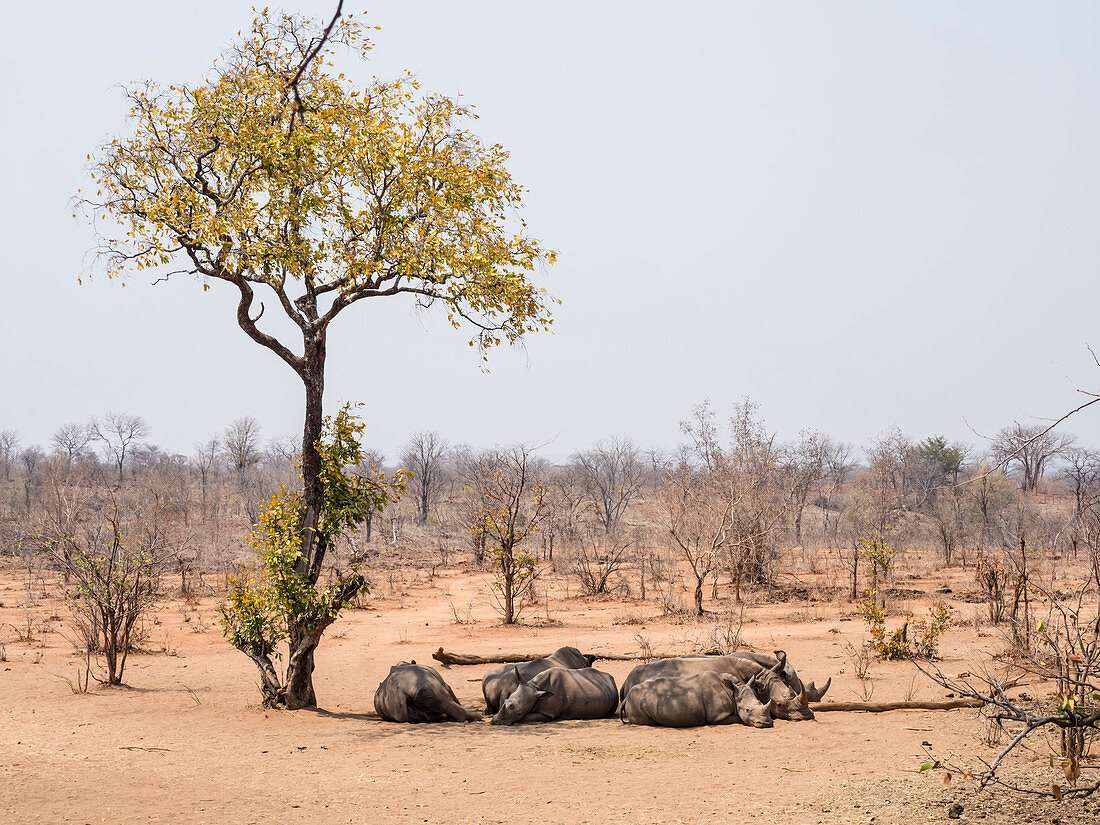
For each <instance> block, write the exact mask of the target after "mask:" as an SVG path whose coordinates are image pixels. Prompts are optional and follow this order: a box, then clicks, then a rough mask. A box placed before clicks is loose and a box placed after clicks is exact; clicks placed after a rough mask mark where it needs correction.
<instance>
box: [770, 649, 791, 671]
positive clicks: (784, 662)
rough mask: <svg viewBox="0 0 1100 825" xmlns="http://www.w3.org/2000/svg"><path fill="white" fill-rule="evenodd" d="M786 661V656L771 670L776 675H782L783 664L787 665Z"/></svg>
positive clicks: (780, 651)
mask: <svg viewBox="0 0 1100 825" xmlns="http://www.w3.org/2000/svg"><path fill="white" fill-rule="evenodd" d="M776 652H777V653H782V652H783V651H782V650H779V651H776ZM786 663H787V657H786V656H784V657H783V658H782V659H780V660H779V661H778V662H776V663H775V667H773V668H771V672H772V673H774V674H775V675H776V676H780V675H782V673H783V665H785V664H786Z"/></svg>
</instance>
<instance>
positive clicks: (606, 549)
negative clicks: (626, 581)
mask: <svg viewBox="0 0 1100 825" xmlns="http://www.w3.org/2000/svg"><path fill="white" fill-rule="evenodd" d="M578 538H579V541H578V543H577V547H576V548H575V549H574V552H573V555H572V559H571V564H570V572H571V573H572V574H573V575H574V576H576V577H577V580H578V581H579V582H580V585H581V588H582V589H583V590H584V592H585V593H586V594H588V595H590V596H591V595H597V594H601V593H606V592H607V588H608V583H609V582H610V580H611V577H612V576H613V575H615V573H617V572H618V571H619V570H621V569H622V568H623V567H624V566H625V565H626V564H627V562H629V560H630V555H631V550H632V548H633V547H634V546H635V544H636V540H635V539H636V537H635V536H634V535H627V534H625V533H624V532H620V531H612V532H610V533H609V532H606V531H605V530H604V529H603V525H602V523H601V524H598V525H590V526H589V528H588V529H587V530H582V531H581V532H580V535H579V536H578Z"/></svg>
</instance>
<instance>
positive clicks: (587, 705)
mask: <svg viewBox="0 0 1100 825" xmlns="http://www.w3.org/2000/svg"><path fill="white" fill-rule="evenodd" d="M531 684H532V685H533V686H534V687H536V688H538V689H539V690H546V691H549V692H550V695H548V696H544V697H542V698H541V699H539V701H538V703H537V704H536V705H535V707H534V708H532V709H531V711H530V713H528V714H527V717H526V718H525V721H532V722H533V721H541V722H549V721H552V720H554V719H603V718H605V717H608V716H611V715H612V714H613V713H614V712H615V709H616V708H617V707H618V704H619V692H618V690H617V689H616V687H615V679H614V677H612V675H611V674H610V673H604V672H603V671H602V670H596V669H595V668H592V667H586V668H563V667H554V668H550V669H549V670H544V671H543V672H542V673H540V674H539V675H538V676H536V677H535V678H534V679H532V680H531Z"/></svg>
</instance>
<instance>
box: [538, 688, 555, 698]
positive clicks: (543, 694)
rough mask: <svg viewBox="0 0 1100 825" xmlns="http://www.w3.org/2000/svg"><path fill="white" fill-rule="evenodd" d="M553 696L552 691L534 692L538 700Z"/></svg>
mask: <svg viewBox="0 0 1100 825" xmlns="http://www.w3.org/2000/svg"><path fill="white" fill-rule="evenodd" d="M553 695H554V691H552V690H537V691H535V696H536V697H537V698H539V699H543V698H545V697H547V696H553Z"/></svg>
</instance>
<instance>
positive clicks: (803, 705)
mask: <svg viewBox="0 0 1100 825" xmlns="http://www.w3.org/2000/svg"><path fill="white" fill-rule="evenodd" d="M785 664H786V658H785V657H784V659H783V661H777V662H776V664H775V666H774V667H771V668H766V667H763V666H762V665H760V664H759V663H758V662H756V661H754V660H753V659H746V658H743V657H740V656H737V655H733V656H684V657H681V658H676V659H656V660H654V661H652V662H646V663H645V664H641V665H638V666H637V667H636V668H634V669H633V670H632V671H630V674H629V675H628V676H627V677H626V681H624V682H623V686H622V691H621V695H622V697H623V698H624V699H625V698H626V694H627V693H629V691H630V689H631V688H632V687H634V685H637V684H639V683H641V682H644V681H645V680H646V679H653V678H656V677H658V676H691V675H694V674H696V673H706V672H708V671H709V672H712V673H729V674H731V675H732V676H736V677H737V678H738V679H740V680H741V681H742V682H748V681H749V679H752V677H753V676H756V680H755V681H754V682H753V688H754V690H755V691H756V695H757V696H758V697H760V700H761V701H762V702H767V701H771V702H774V703H775V714H774V715H775V716H776V718H779V719H789V720H791V721H792V722H798V721H803V720H806V719H813V718H814V715H813V712H812V711H811V710H810V708H809V705H808V704H807V702H806V701H804V700H803V698H802V697H800V696H798V695H796V694H795V693H794V692H793V691H792V690H791V688H790V687H789V686H788V685H787V683H786V682H785V681H784V680H783V666H784V665H785Z"/></svg>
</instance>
